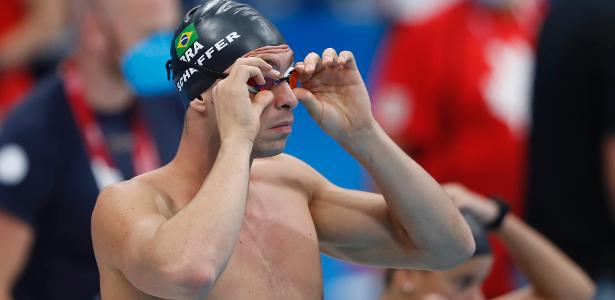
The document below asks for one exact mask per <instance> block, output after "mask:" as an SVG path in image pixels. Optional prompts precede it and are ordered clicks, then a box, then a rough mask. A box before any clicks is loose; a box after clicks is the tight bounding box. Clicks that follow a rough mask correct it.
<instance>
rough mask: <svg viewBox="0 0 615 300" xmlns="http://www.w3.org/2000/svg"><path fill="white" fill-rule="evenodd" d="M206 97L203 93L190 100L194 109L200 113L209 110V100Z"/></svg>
mask: <svg viewBox="0 0 615 300" xmlns="http://www.w3.org/2000/svg"><path fill="white" fill-rule="evenodd" d="M204 99H206V98H204V97H203V95H201V97H200V98H194V99H193V100H192V101H190V104H189V105H190V108H192V109H194V110H195V111H197V112H199V113H205V112H207V102H206V101H205V100H204Z"/></svg>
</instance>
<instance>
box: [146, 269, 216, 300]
mask: <svg viewBox="0 0 615 300" xmlns="http://www.w3.org/2000/svg"><path fill="white" fill-rule="evenodd" d="M158 272H159V274H161V275H162V276H161V277H162V278H166V279H165V280H164V281H165V282H166V283H167V284H166V286H167V287H166V288H165V290H166V291H169V292H170V291H173V292H172V297H171V298H173V299H202V298H205V297H206V295H207V294H208V293H209V291H210V290H211V288H212V286H213V285H214V283H215V281H216V279H217V273H216V272H215V268H213V267H211V266H210V265H208V264H197V263H192V264H190V263H182V262H179V261H177V262H172V263H170V264H168V265H166V266H164V267H162V268H160V269H159V270H158ZM165 296H167V295H165ZM168 296H171V295H168Z"/></svg>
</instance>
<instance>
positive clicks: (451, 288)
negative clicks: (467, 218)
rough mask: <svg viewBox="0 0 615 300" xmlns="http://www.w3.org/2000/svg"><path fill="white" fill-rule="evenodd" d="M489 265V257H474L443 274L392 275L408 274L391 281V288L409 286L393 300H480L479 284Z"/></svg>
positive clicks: (415, 273) (421, 272)
mask: <svg viewBox="0 0 615 300" xmlns="http://www.w3.org/2000/svg"><path fill="white" fill-rule="evenodd" d="M492 264H493V258H492V256H477V257H474V258H472V259H470V260H469V261H467V262H466V263H464V264H462V265H460V266H458V267H456V268H454V269H451V270H447V271H440V272H428V271H396V272H408V274H406V275H400V276H399V277H397V276H396V275H397V274H395V275H394V276H396V277H395V278H393V280H392V285H397V286H399V289H400V290H401V288H402V287H403V285H404V284H407V283H404V282H403V281H404V280H406V281H410V282H411V287H412V288H411V289H408V288H407V290H406V292H405V293H400V294H399V295H402V294H403V296H400V297H399V299H395V300H402V299H403V300H414V299H416V300H430V299H433V300H435V299H437V300H483V299H485V297H484V295H483V293H482V290H481V284H482V282H483V281H484V280H485V278H486V277H487V275H488V274H489V271H490V270H491V265H492ZM404 276H405V277H404Z"/></svg>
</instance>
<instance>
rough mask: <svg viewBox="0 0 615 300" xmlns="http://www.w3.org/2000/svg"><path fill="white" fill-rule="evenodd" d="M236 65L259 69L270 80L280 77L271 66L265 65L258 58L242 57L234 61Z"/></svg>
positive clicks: (264, 62) (263, 61) (265, 63)
mask: <svg viewBox="0 0 615 300" xmlns="http://www.w3.org/2000/svg"><path fill="white" fill-rule="evenodd" d="M235 64H236V65H246V66H253V67H257V68H259V69H261V71H262V72H263V74H264V75H265V76H268V77H270V78H278V77H279V76H280V72H279V71H277V70H275V69H274V68H273V66H272V65H270V64H269V63H267V62H266V61H265V60H263V59H262V58H259V57H242V58H238V59H237V60H236V61H235Z"/></svg>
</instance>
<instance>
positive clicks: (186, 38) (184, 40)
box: [175, 23, 199, 57]
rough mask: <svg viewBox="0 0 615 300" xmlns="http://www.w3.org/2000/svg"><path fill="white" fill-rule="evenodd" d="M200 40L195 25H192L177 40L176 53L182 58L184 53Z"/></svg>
mask: <svg viewBox="0 0 615 300" xmlns="http://www.w3.org/2000/svg"><path fill="white" fill-rule="evenodd" d="M198 39H199V35H198V34H197V33H196V29H195V28H194V23H190V25H189V26H188V27H186V28H184V30H183V31H182V32H181V33H180V34H179V36H178V37H177V38H176V39H175V51H177V56H178V57H180V56H182V55H184V52H186V50H188V48H190V46H192V44H194V42H195V41H196V40H198Z"/></svg>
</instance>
